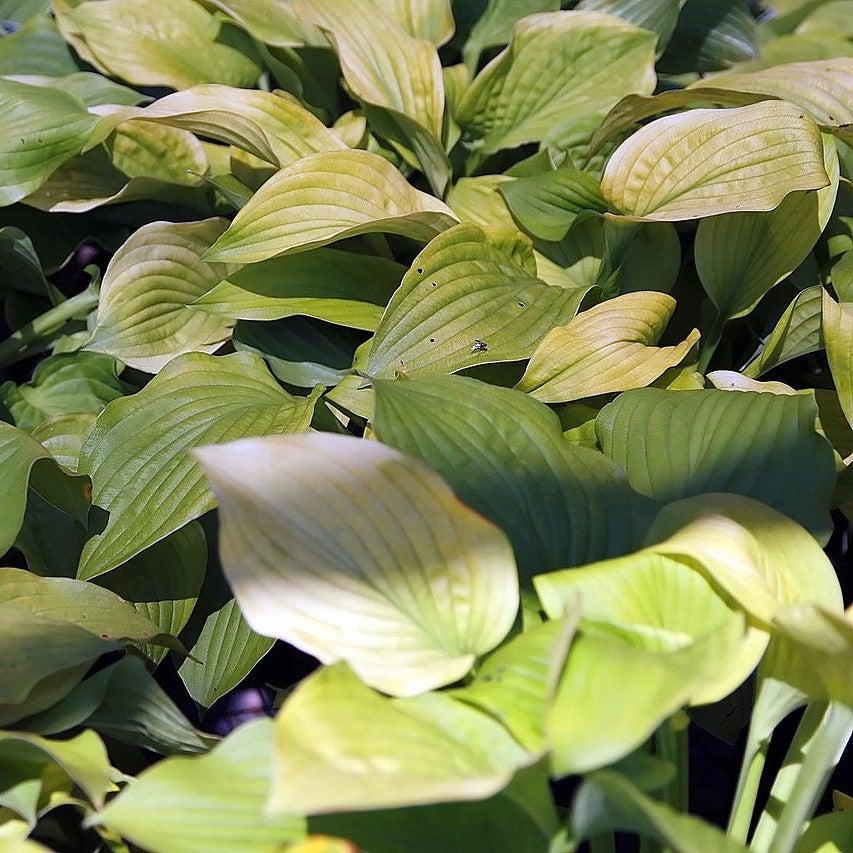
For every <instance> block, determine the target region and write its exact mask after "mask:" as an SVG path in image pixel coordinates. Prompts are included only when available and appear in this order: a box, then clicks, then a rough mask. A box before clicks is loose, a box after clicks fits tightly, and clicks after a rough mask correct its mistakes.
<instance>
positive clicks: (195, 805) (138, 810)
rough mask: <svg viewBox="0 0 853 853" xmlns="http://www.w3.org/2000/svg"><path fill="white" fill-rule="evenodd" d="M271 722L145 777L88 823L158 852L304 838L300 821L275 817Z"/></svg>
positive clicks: (226, 849)
mask: <svg viewBox="0 0 853 853" xmlns="http://www.w3.org/2000/svg"><path fill="white" fill-rule="evenodd" d="M272 742H273V723H272V721H271V720H255V721H254V722H251V723H248V724H247V725H245V726H241V727H240V728H239V729H237V730H236V731H235V732H234V734H232V735H231V736H230V737H229V738H227V739H226V740H224V741H223V742H222V743H221V744H220V745H219V746H217V747H216V748H215V749H214V750H212V751H211V752H210V753H208V754H207V755H201V756H198V757H191V758H190V757H186V758H185V757H174V758H168V759H166V760H165V761H161V762H159V763H158V764H155V765H154V766H153V767H150V768H148V769H147V770H145V771H143V772H142V773H140V775H139V776H138V777H137V778H136V780H135V781H133V782H131V783H130V784H128V786H127V787H126V788H124V790H123V791H122V792H121V793H120V794H119V795H118V796H117V797H114V798H113V799H112V800H110V802H109V804H108V805H107V806H106V808H104V809H102V810H101V811H100V812H98V813H97V814H94V815H92V816H91V817H90V818H89V819H88V823H89V825H92V826H106V827H109V828H110V829H112V830H114V831H115V832H118V833H120V834H121V835H122V836H124V837H125V838H127V839H129V840H130V841H132V842H133V843H134V844H138V845H140V846H142V847H144V848H145V849H147V850H151V851H153V853H196V851H198V850H200V849H203V850H205V851H210V853H218V851H221V853H230V851H233V850H241V851H246V853H269V851H272V850H275V849H277V848H279V847H280V846H283V845H285V844H287V843H288V842H291V841H296V840H298V839H300V838H301V837H302V836H303V835H304V834H305V822H304V820H303V819H302V818H298V817H290V816H270V815H268V814H267V812H266V808H265V806H266V801H267V796H268V792H269V786H270V780H271V778H272V773H273V768H272V765H273V755H272Z"/></svg>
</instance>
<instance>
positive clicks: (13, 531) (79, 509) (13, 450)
mask: <svg viewBox="0 0 853 853" xmlns="http://www.w3.org/2000/svg"><path fill="white" fill-rule="evenodd" d="M0 466H2V469H3V477H2V479H0V554H4V553H5V552H6V551H7V550H8V549H9V547H10V546H11V545H12V543H13V542H14V541H15V537H16V536H17V535H18V531H19V530H20V528H21V523H22V522H23V520H24V511H25V509H26V506H27V490H28V489H31V490H32V491H34V492H36V493H38V494H39V495H40V496H41V497H42V498H43V499H44V500H45V501H46V502H47V503H49V504H50V505H52V506H55V507H57V508H58V509H61V510H62V511H64V512H66V513H67V514H68V515H70V516H72V517H73V518H76V519H77V520H79V521H83V520H84V519H85V517H86V512H87V510H88V502H87V500H86V490H87V487H88V482H87V480H86V478H85V477H72V476H70V475H68V474H66V473H65V472H64V471H63V470H62V469H61V468H59V466H58V465H56V463H55V461H54V460H53V458H52V457H51V455H50V454H49V453H48V452H47V450H45V448H44V447H42V445H41V444H39V443H38V442H37V441H36V440H35V439H33V438H31V437H30V436H29V435H27V433H25V432H23V431H22V430H19V429H16V428H15V427H13V426H10V425H9V424H6V423H2V422H0Z"/></svg>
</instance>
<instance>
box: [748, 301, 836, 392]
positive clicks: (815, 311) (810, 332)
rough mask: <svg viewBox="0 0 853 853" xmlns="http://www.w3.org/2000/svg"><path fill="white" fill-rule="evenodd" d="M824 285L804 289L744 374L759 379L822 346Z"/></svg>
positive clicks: (786, 310)
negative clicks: (764, 374) (777, 367)
mask: <svg viewBox="0 0 853 853" xmlns="http://www.w3.org/2000/svg"><path fill="white" fill-rule="evenodd" d="M822 302H823V288H822V287H819V286H816V287H807V288H806V289H805V290H801V291H800V292H799V293H798V294H797V295H796V296H795V297H794V298H793V299H792V300H791V304H790V305H789V306H788V307H787V308H786V309H785V311H784V312H783V313H782V316H781V317H780V318H779V319H778V321H777V322H776V325H775V326H774V328H773V330H772V331H771V333H770V335H769V336H768V338H767V340H766V341H765V342H764V344H763V345H762V346H761V349H760V350H759V352H758V353H757V354H756V356H755V358H754V359H753V360H752V361H750V363H749V364H748V365H747V366H746V367H745V368H744V370H743V373H744V375H745V376H747V377H750V378H757V377H758V376H761V375H762V374H763V373H767V371H769V370H772V369H773V368H774V367H776V366H777V365H780V364H784V363H785V362H786V361H790V360H791V359H792V358H797V356H800V355H805V354H806V353H810V352H815V351H816V350H819V349H820V348H821V347H822V346H823V331H822V328H821V325H822V322H821V321H822V317H823V308H822Z"/></svg>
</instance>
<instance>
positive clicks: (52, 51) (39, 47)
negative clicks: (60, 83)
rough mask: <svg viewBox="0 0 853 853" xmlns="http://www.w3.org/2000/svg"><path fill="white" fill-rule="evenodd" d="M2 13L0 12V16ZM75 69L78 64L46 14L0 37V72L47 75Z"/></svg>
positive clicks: (3, 73) (56, 74)
mask: <svg viewBox="0 0 853 853" xmlns="http://www.w3.org/2000/svg"><path fill="white" fill-rule="evenodd" d="M4 17H5V15H2V14H0V18H4ZM74 71H77V64H76V63H75V62H74V58H73V57H72V55H71V51H70V50H69V49H68V45H67V44H66V43H65V40H64V39H63V38H62V36H61V35H60V33H59V30H58V29H57V27H56V24H55V23H54V22H53V21H52V20H51V19H50V18H49V17H48V16H47V15H36V16H35V17H33V18H31V19H30V20H29V21H27V22H26V23H25V24H24V25H23V26H22V27H21V28H20V29H19V30H18V31H17V32H14V33H10V34H4V35H3V37H2V39H0V75H3V76H6V75H9V74H49V75H51V76H57V77H58V76H61V75H63V74H70V73H72V72H74Z"/></svg>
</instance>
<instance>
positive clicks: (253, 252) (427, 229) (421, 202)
mask: <svg viewBox="0 0 853 853" xmlns="http://www.w3.org/2000/svg"><path fill="white" fill-rule="evenodd" d="M455 223H456V217H455V216H454V215H453V212H452V211H451V210H450V208H449V207H447V206H446V205H445V204H444V203H443V202H441V201H439V200H438V199H436V198H434V197H433V196H430V195H427V194H426V193H423V192H420V191H419V190H416V189H415V188H414V187H412V186H411V185H410V184H409V183H408V182H407V181H406V180H405V179H404V178H403V176H402V175H401V174H400V172H398V171H397V170H396V169H395V168H394V167H393V166H392V165H391V164H390V163H389V162H388V161H387V160H385V159H383V158H382V157H380V156H379V155H378V154H372V153H370V152H369V151H361V150H358V149H352V150H347V151H333V152H329V153H322V154H314V155H310V156H307V157H303V158H302V159H301V160H297V161H296V162H295V163H292V164H291V165H289V166H286V167H285V168H284V169H282V170H281V171H280V172H278V173H277V174H276V175H274V176H273V177H272V178H270V180H268V181H267V182H266V183H265V184H264V185H263V186H262V187H261V189H260V190H258V192H256V193H255V195H254V196H252V198H251V200H250V201H249V202H248V203H247V204H246V206H245V207H244V208H243V209H242V210H241V211H240V212H239V213H238V214H237V216H236V217H235V218H234V221H233V223H232V224H231V227H230V228H228V230H227V231H226V232H225V233H224V234H223V235H222V236H221V237H220V238H219V239H218V240H217V241H216V243H214V244H213V246H212V247H211V249H210V250H209V251H208V253H207V255H206V257H207V259H208V260H210V261H220V262H235V263H241V264H246V263H255V262H257V261H264V260H266V259H267V258H272V257H273V256H275V255H286V254H293V253H295V252H304V251H306V250H307V249H313V248H315V247H317V246H324V245H326V244H327V243H332V242H334V241H335V240H342V239H343V238H345V237H354V236H356V235H358V234H370V233H374V232H382V231H387V232H390V233H392V234H402V235H403V236H406V237H411V238H412V239H414V240H419V241H421V242H428V241H429V240H431V239H432V238H433V237H435V235H436V234H439V233H440V232H441V231H443V230H444V229H446V228H449V227H450V226H451V225H454V224H455Z"/></svg>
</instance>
